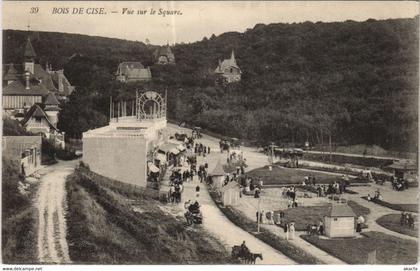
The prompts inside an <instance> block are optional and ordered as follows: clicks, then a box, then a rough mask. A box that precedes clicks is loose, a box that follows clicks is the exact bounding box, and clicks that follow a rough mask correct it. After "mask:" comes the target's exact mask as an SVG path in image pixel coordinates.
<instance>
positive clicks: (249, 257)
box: [231, 246, 263, 264]
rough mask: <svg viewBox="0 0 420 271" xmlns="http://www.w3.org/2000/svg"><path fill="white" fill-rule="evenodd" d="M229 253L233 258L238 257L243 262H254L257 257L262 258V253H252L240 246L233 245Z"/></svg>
mask: <svg viewBox="0 0 420 271" xmlns="http://www.w3.org/2000/svg"><path fill="white" fill-rule="evenodd" d="M231 255H232V258H233V259H240V260H242V261H243V262H244V263H245V264H255V262H256V261H257V258H260V259H261V260H263V256H262V253H252V252H251V251H249V250H248V249H244V248H243V247H242V246H233V247H232V252H231Z"/></svg>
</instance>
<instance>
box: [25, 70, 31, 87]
mask: <svg viewBox="0 0 420 271" xmlns="http://www.w3.org/2000/svg"><path fill="white" fill-rule="evenodd" d="M29 75H30V73H29V71H26V72H25V81H26V87H25V89H30V87H29Z"/></svg>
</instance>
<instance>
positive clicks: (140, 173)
mask: <svg viewBox="0 0 420 271" xmlns="http://www.w3.org/2000/svg"><path fill="white" fill-rule="evenodd" d="M146 151H147V150H146V141H145V139H144V138H143V137H101V136H97V137H95V136H89V137H85V138H83V162H85V163H86V164H88V165H89V167H90V170H92V171H93V172H95V173H98V174H100V175H103V176H105V177H108V178H112V179H115V180H117V181H121V182H124V183H129V184H134V185H138V186H141V187H146V172H147V171H146V170H147V169H146V167H147V161H146V153H147V152H146Z"/></svg>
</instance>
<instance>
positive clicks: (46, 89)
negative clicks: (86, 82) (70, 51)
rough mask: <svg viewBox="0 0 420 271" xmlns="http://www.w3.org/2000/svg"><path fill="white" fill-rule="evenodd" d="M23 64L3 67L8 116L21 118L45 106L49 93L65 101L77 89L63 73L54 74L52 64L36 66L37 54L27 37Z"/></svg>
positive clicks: (3, 92) (4, 99) (5, 110)
mask: <svg viewBox="0 0 420 271" xmlns="http://www.w3.org/2000/svg"><path fill="white" fill-rule="evenodd" d="M23 56H24V62H23V63H22V64H12V63H11V64H6V65H4V66H3V81H2V83H3V91H2V96H3V103H2V105H3V113H5V115H7V116H9V117H15V116H16V115H18V116H17V117H19V116H20V117H21V115H22V114H23V112H24V110H28V109H29V108H30V107H31V106H33V105H34V104H36V103H42V102H43V101H44V100H45V98H46V97H47V96H48V94H49V93H54V94H55V95H56V96H57V97H58V98H59V99H60V100H66V99H67V96H69V95H70V94H71V93H72V91H73V90H74V87H73V86H72V85H71V84H70V83H69V81H68V80H67V78H66V77H65V76H64V71H63V70H58V71H53V70H52V68H51V65H49V64H48V63H47V64H46V69H44V68H43V67H42V66H41V65H40V64H38V63H36V57H37V55H36V53H35V50H34V48H33V46H32V43H31V40H30V39H29V38H28V39H27V42H26V44H25V48H24V52H23Z"/></svg>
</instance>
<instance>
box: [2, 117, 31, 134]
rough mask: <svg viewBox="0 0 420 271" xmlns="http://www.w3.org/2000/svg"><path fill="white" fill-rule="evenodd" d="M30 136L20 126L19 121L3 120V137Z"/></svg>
mask: <svg viewBox="0 0 420 271" xmlns="http://www.w3.org/2000/svg"><path fill="white" fill-rule="evenodd" d="M26 135H32V134H31V133H29V132H27V131H26V130H25V128H23V127H22V125H20V123H19V121H17V120H13V119H10V118H3V136H26Z"/></svg>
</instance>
